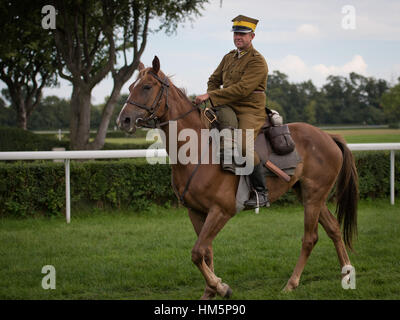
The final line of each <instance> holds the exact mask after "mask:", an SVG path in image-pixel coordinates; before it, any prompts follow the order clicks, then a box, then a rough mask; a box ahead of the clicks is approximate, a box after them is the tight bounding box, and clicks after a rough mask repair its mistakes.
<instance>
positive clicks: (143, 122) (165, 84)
mask: <svg viewBox="0 0 400 320" xmlns="http://www.w3.org/2000/svg"><path fill="white" fill-rule="evenodd" d="M148 73H149V74H150V75H152V76H153V77H154V78H155V79H156V80H157V81H158V82H160V84H161V89H160V91H158V93H157V96H156V98H155V99H154V101H153V104H152V105H151V107H148V106H146V105H144V104H141V103H139V102H135V101H132V100H129V99H128V100H126V103H129V104H131V105H134V106H136V107H139V108H140V109H143V110H146V111H147V112H148V113H149V114H150V115H149V116H148V117H146V118H144V119H143V118H138V119H136V124H137V125H139V126H141V127H145V128H151V129H155V128H161V127H162V126H165V125H167V124H168V123H169V121H176V120H179V119H182V118H184V117H186V116H187V115H188V114H189V113H191V112H192V111H194V110H199V107H197V106H196V105H192V107H193V108H192V109H190V110H189V111H187V112H185V113H184V114H182V115H180V116H178V117H177V118H175V119H172V120H168V121H164V122H160V119H161V118H163V117H164V115H165V114H166V113H167V112H168V109H169V106H168V89H169V87H170V84H169V81H168V77H165V79H164V80H162V79H161V78H160V77H159V76H158V75H156V74H155V73H154V72H151V71H149V72H148ZM164 92H165V112H164V113H163V115H162V116H160V117H157V115H156V114H157V111H158V109H159V108H160V105H161V104H160V102H161V99H162V97H163V95H164ZM151 121H153V124H151Z"/></svg>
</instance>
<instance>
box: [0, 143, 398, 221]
mask: <svg viewBox="0 0 400 320" xmlns="http://www.w3.org/2000/svg"><path fill="white" fill-rule="evenodd" d="M348 147H349V148H350V150H352V151H379V150H381V151H383V150H386V151H388V150H389V151H390V203H391V204H392V205H394V196H395V194H394V191H395V190H394V172H395V170H394V162H395V161H394V160H395V157H394V154H395V151H396V150H400V143H358V144H348ZM166 156H167V153H166V151H165V149H143V150H100V151H32V152H25V151H24V152H21V151H19V152H0V160H64V163H65V202H66V213H65V215H66V220H67V223H70V221H71V196H70V160H74V159H112V158H154V157H166Z"/></svg>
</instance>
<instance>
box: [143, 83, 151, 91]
mask: <svg viewBox="0 0 400 320" xmlns="http://www.w3.org/2000/svg"><path fill="white" fill-rule="evenodd" d="M143 89H144V90H150V89H151V85H149V84H145V85H144V86H143Z"/></svg>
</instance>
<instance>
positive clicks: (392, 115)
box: [380, 78, 400, 127]
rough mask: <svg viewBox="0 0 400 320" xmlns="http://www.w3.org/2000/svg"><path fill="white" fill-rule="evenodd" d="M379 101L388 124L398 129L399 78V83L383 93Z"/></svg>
mask: <svg viewBox="0 0 400 320" xmlns="http://www.w3.org/2000/svg"><path fill="white" fill-rule="evenodd" d="M380 101H381V103H382V106H383V110H384V113H385V116H386V117H387V119H388V121H389V123H390V124H394V125H396V126H397V127H398V126H399V122H400V78H399V83H398V84H397V85H395V86H394V87H392V88H390V90H389V91H388V92H386V93H384V94H383V95H382V98H381V100H380Z"/></svg>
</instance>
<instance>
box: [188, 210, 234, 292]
mask: <svg viewBox="0 0 400 320" xmlns="http://www.w3.org/2000/svg"><path fill="white" fill-rule="evenodd" d="M230 218H231V216H229V215H227V214H225V213H223V212H222V210H221V209H220V208H219V207H217V206H215V207H213V208H212V209H211V210H210V211H209V212H208V215H207V218H206V220H205V222H204V225H203V227H202V229H201V231H200V234H199V237H198V239H197V241H196V244H195V245H194V247H193V249H192V261H193V263H194V264H195V265H196V266H197V267H198V268H199V270H200V272H201V273H202V274H203V276H204V279H205V280H206V283H207V286H208V287H209V288H210V289H211V290H212V291H215V292H217V293H218V294H219V295H220V296H222V297H225V298H229V297H230V295H231V294H232V290H231V289H230V287H229V286H228V285H227V284H225V283H222V281H221V279H220V278H218V277H217V276H216V275H215V274H214V271H213V270H212V269H211V268H210V266H209V265H208V264H207V262H206V257H207V255H208V256H209V255H210V251H209V249H210V248H211V245H212V241H213V240H214V238H215V237H216V236H217V234H218V232H219V231H220V230H221V229H222V228H223V227H224V225H225V224H226V222H227V221H228V220H229V219H230ZM211 267H212V264H211ZM206 291H207V288H206Z"/></svg>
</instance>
